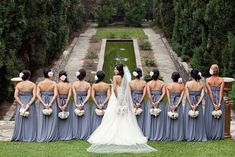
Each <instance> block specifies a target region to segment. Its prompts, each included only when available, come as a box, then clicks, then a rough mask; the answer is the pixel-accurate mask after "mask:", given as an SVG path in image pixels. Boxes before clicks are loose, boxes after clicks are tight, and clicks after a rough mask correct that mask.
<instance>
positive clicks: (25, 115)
mask: <svg viewBox="0 0 235 157" xmlns="http://www.w3.org/2000/svg"><path fill="white" fill-rule="evenodd" d="M20 115H21V116H22V117H28V116H29V112H28V111H27V110H26V109H24V108H20Z"/></svg>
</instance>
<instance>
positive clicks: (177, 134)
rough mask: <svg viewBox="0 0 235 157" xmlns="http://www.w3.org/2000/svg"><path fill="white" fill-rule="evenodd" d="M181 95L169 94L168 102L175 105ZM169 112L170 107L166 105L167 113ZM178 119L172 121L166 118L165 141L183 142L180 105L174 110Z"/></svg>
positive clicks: (182, 117) (182, 119)
mask: <svg viewBox="0 0 235 157" xmlns="http://www.w3.org/2000/svg"><path fill="white" fill-rule="evenodd" d="M180 94H181V93H173V92H170V100H171V102H172V103H174V104H175V103H177V102H178V100H179V98H180ZM168 111H170V106H169V104H167V112H168ZM175 111H176V112H177V113H178V114H179V117H178V118H177V119H172V118H170V117H168V116H167V120H166V121H167V122H166V140H169V141H171V140H173V141H183V140H184V113H183V106H182V103H180V104H179V106H178V107H177V108H176V110H175Z"/></svg>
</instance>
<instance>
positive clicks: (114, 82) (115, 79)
mask: <svg viewBox="0 0 235 157" xmlns="http://www.w3.org/2000/svg"><path fill="white" fill-rule="evenodd" d="M113 92H114V94H115V96H116V97H117V96H118V94H117V78H116V77H115V76H113Z"/></svg>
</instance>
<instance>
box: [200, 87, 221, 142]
mask: <svg viewBox="0 0 235 157" xmlns="http://www.w3.org/2000/svg"><path fill="white" fill-rule="evenodd" d="M211 91H212V95H213V98H214V102H215V103H216V104H218V101H219V96H220V87H219V86H211ZM213 110H214V108H213V105H212V103H211V100H210V97H209V94H207V95H206V105H205V115H204V117H205V123H206V132H207V138H208V139H213V140H219V139H223V138H224V100H223V98H222V101H221V110H222V116H221V117H220V118H214V117H213V116H212V114H211V113H212V111H213Z"/></svg>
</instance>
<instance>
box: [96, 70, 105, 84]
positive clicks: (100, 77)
mask: <svg viewBox="0 0 235 157" xmlns="http://www.w3.org/2000/svg"><path fill="white" fill-rule="evenodd" d="M104 78H105V73H104V72H103V71H97V73H96V76H95V83H99V82H101V81H103V80H104Z"/></svg>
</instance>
